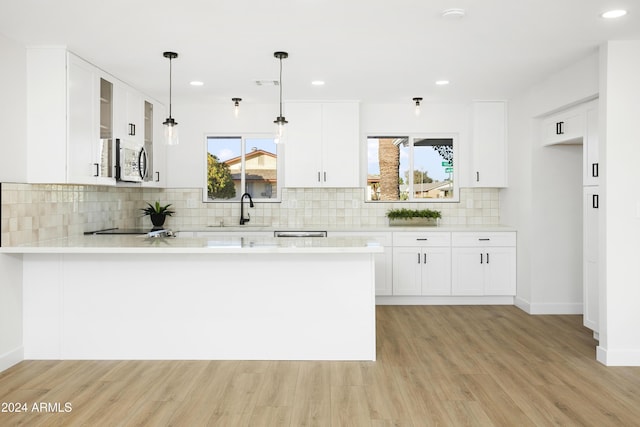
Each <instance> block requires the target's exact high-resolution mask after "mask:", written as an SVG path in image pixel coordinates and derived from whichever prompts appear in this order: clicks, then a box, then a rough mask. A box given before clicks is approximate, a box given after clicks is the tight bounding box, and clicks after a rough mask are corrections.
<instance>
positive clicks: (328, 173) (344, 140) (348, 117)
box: [322, 102, 360, 187]
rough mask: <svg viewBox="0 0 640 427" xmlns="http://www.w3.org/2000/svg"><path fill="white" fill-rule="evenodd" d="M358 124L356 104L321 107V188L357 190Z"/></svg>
mask: <svg viewBox="0 0 640 427" xmlns="http://www.w3.org/2000/svg"><path fill="white" fill-rule="evenodd" d="M359 123H360V118H359V107H358V104H356V103H338V102H336V103H327V104H322V185H323V186H325V187H358V184H359V183H358V174H359V172H358V171H359V167H358V166H359V164H360V162H359V138H360V130H359Z"/></svg>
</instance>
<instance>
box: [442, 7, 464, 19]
mask: <svg viewBox="0 0 640 427" xmlns="http://www.w3.org/2000/svg"><path fill="white" fill-rule="evenodd" d="M464 14H465V11H464V9H459V8H454V9H445V10H443V11H442V14H441V16H442V17H443V18H447V19H460V18H462V17H463V16H464Z"/></svg>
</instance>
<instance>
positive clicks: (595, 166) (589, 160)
mask: <svg viewBox="0 0 640 427" xmlns="http://www.w3.org/2000/svg"><path fill="white" fill-rule="evenodd" d="M585 120H586V125H585V126H586V132H585V136H584V138H583V141H584V142H583V147H582V150H583V153H584V167H583V170H584V179H583V184H584V185H598V176H599V175H600V171H599V168H600V164H599V160H598V158H599V154H598V150H599V147H598V102H597V101H596V102H593V103H591V104H589V105H588V106H587V109H586V111H585Z"/></svg>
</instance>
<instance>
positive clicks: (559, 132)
mask: <svg viewBox="0 0 640 427" xmlns="http://www.w3.org/2000/svg"><path fill="white" fill-rule="evenodd" d="M556 135H564V122H558V123H556Z"/></svg>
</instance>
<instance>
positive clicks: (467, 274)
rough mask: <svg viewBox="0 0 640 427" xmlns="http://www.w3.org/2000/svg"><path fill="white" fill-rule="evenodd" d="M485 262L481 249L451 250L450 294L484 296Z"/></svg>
mask: <svg viewBox="0 0 640 427" xmlns="http://www.w3.org/2000/svg"><path fill="white" fill-rule="evenodd" d="M485 262H486V261H485V254H484V252H483V251H482V249H481V248H452V249H451V294H452V295H484V271H485Z"/></svg>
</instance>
